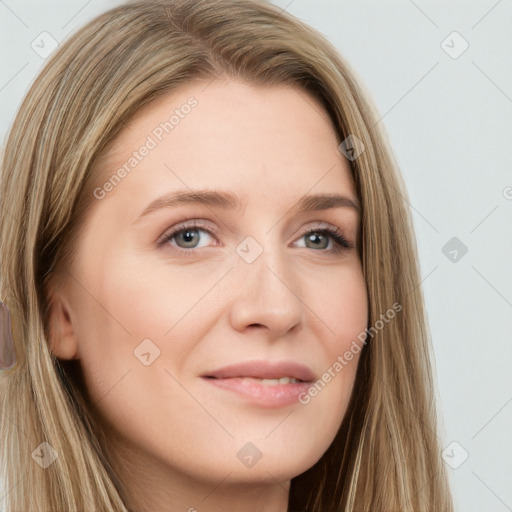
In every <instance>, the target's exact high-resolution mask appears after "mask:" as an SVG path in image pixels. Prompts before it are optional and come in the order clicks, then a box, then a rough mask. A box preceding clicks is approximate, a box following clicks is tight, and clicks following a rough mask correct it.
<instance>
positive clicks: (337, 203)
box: [135, 190, 361, 222]
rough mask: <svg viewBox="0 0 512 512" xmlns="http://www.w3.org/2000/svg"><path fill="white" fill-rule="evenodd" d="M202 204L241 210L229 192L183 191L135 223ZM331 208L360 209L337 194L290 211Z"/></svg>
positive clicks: (306, 199) (309, 199)
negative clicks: (162, 211) (167, 210)
mask: <svg viewBox="0 0 512 512" xmlns="http://www.w3.org/2000/svg"><path fill="white" fill-rule="evenodd" d="M190 204H202V205H205V206H211V207H218V208H222V209H228V208H232V209H241V208H243V206H244V205H243V203H242V201H241V200H240V199H239V198H238V197H237V196H235V195H234V194H231V193H229V192H220V191H211V190H196V191H188V192H186V191H183V192H173V193H171V194H165V195H163V196H161V197H159V198H157V199H155V200H154V201H152V202H151V203H150V204H149V205H148V206H147V207H146V208H145V209H144V211H143V212H142V213H141V215H140V216H139V217H138V219H137V220H136V221H135V222H137V221H138V220H139V219H141V218H142V217H144V216H146V215H148V214H149V213H151V212H154V211H156V210H160V209H162V208H172V207H176V206H180V205H190ZM331 208H352V209H354V210H355V211H356V212H359V211H360V209H361V207H360V205H359V202H358V201H357V200H355V199H351V198H349V197H345V196H342V195H338V194H314V195H307V196H303V197H301V199H300V200H299V201H298V203H297V204H296V205H295V206H294V207H293V208H292V209H291V210H292V211H319V210H329V209H331Z"/></svg>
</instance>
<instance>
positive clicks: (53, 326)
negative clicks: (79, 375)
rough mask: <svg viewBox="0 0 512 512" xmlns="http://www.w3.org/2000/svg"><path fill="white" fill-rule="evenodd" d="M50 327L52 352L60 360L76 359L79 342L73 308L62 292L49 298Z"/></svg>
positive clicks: (54, 293) (55, 293) (52, 294)
mask: <svg viewBox="0 0 512 512" xmlns="http://www.w3.org/2000/svg"><path fill="white" fill-rule="evenodd" d="M48 327H49V336H50V339H49V342H50V350H51V352H52V353H53V354H54V355H55V356H56V357H57V358H59V359H76V358H77V352H78V341H77V338H76V334H75V331H74V328H73V324H72V321H71V308H70V307H69V304H68V302H67V300H66V297H65V295H64V294H63V293H62V292H53V293H51V295H50V297H49V306H48Z"/></svg>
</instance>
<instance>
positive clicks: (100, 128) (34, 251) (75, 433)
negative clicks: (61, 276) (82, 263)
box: [0, 0, 453, 512]
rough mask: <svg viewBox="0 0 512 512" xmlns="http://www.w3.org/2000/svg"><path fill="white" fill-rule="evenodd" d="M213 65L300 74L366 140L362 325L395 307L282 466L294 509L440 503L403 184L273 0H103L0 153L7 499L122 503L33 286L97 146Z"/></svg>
mask: <svg viewBox="0 0 512 512" xmlns="http://www.w3.org/2000/svg"><path fill="white" fill-rule="evenodd" d="M220 74H224V75H227V76H231V77H234V78H238V79H242V80H246V81H249V82H251V83H254V84H259V85H263V86H269V87H271V86H273V85H278V84H279V85H282V84H289V85H293V86H297V87H300V88H302V89H303V90H305V91H308V92H309V93H310V94H312V95H314V97H316V98H318V100H319V101H320V102H321V104H322V105H323V106H324V108H325V110H326V112H327V113H328V114H329V116H330V117H331V119H332V122H333V124H334V127H335V129H336V131H337V133H338V136H339V139H340V142H341V141H343V140H344V139H345V138H346V137H347V136H348V135H350V134H352V135H355V136H356V137H357V138H358V139H359V140H360V141H362V143H363V144H364V147H365V150H364V151H363V152H362V153H361V154H360V155H359V156H358V158H356V159H355V160H352V161H351V162H350V165H351V169H352V172H353V176H354V180H355V183H356V188H357V193H358V196H359V200H360V202H361V207H362V221H361V222H362V231H361V232H362V244H361V247H362V248H361V260H362V265H363V270H364V275H365V279H366V284H367V289H368V297H369V307H370V309H369V311H370V313H369V318H368V326H373V325H374V324H375V322H377V321H378V319H379V318H381V315H382V313H384V312H385V311H386V310H388V309H389V308H390V307H391V305H392V304H395V303H398V304H400V305H401V306H402V311H401V312H400V314H398V315H396V317H395V318H394V319H393V321H391V322H389V323H387V325H386V326H385V328H383V329H380V330H377V329H374V330H375V331H376V332H375V333H374V332H372V335H371V339H368V340H367V343H366V344H365V346H364V348H363V350H362V352H361V358H360V362H359V368H358V372H357V376H356V383H355V387H354V392H353V395H352V397H351V402H350V404H349V409H348V410H347V413H346V416H345V418H344V420H343V423H342V425H341V428H340V430H339V432H338V434H337V436H336V439H335V440H334V442H333V443H332V445H331V446H330V448H329V449H328V451H327V452H326V453H325V454H324V455H323V456H322V458H321V459H320V460H319V462H318V463H317V464H316V465H315V466H314V467H312V468H311V469H309V470H308V471H306V472H305V473H303V474H302V475H300V476H298V477H297V478H295V479H293V480H292V485H291V491H290V498H289V510H290V511H292V510H293V511H302V512H306V511H307V512H328V511H329V512H330V511H338V512H342V511H343V512H370V511H371V512H397V511H399V510H400V511H401V512H431V511H432V510H435V511H436V512H450V511H452V510H453V507H452V503H451V497H450V493H449V489H448V485H447V477H446V475H445V470H444V465H443V463H442V460H441V457H440V452H441V448H440V443H439V439H438V434H437V425H436V416H435V407H434V402H433V400H434V389H433V382H432V369H431V363H430V360H431V353H430V346H429V339H428V332H427V329H426V320H425V315H424V306H423V301H422V295H421V288H420V286H419V283H420V278H419V272H418V267H417V255H416V247H415V242H414V237H413V232H412V227H411V222H410V218H409V212H408V208H407V205H406V199H405V197H406V193H405V191H404V188H403V185H402V183H401V179H400V177H399V173H398V171H397V165H396V163H395V161H394V159H393V156H392V154H391V152H390V150H389V149H388V143H387V141H386V137H385V134H384V133H383V132H382V131H381V128H380V124H379V123H378V115H377V113H376V110H375V108H374V107H373V106H372V105H371V104H370V103H369V100H368V99H367V98H366V94H365V93H364V92H362V88H361V85H360V84H358V83H357V81H356V79H355V78H354V73H353V72H352V71H351V70H350V68H349V66H348V65H347V63H346V62H344V60H343V59H342V58H341V57H340V56H339V55H338V53H337V52H336V50H335V49H334V48H333V46H331V45H330V44H329V43H328V42H327V41H326V40H325V39H324V38H323V37H322V36H321V35H319V34H318V33H317V32H315V31H314V30H312V29H311V28H309V27H308V26H306V25H305V24H303V23H301V22H300V21H299V20H297V19H296V18H294V17H293V16H291V15H289V14H288V13H287V12H285V11H280V10H279V9H278V8H277V7H275V6H273V5H271V4H269V3H265V2H261V1H256V0H237V1H232V0H211V1H206V2H205V1H200V2H199V1H194V0H174V1H171V0H149V1H136V2H133V3H129V4H126V5H123V6H120V7H117V8H115V9H112V10H110V11H109V12H106V13H105V14H103V15H101V16H99V17H98V18H96V19H95V20H93V21H92V22H90V23H89V24H88V25H87V26H85V27H84V28H82V29H81V30H80V31H78V32H77V33H76V34H75V35H73V36H72V37H71V38H70V39H69V40H68V41H67V42H65V43H64V44H62V45H61V46H60V48H59V49H58V51H57V52H56V54H55V55H54V56H53V57H52V58H51V59H50V60H49V62H48V63H47V64H46V66H45V67H44V69H43V70H42V72H41V73H40V75H39V76H38V78H37V79H36V81H35V82H34V84H33V86H32V87H31V89H30V91H29V92H28V94H27V96H26V98H25V100H24V102H23V104H22V106H21V108H20V111H19V113H18V115H17V117H16V120H15V122H14V125H13V127H12V130H11V132H10V135H9V138H8V141H7V145H6V148H5V153H4V155H3V162H2V167H1V186H0V201H1V205H2V208H1V211H0V220H1V225H0V240H1V249H0V265H1V267H0V270H1V273H0V275H1V283H0V284H1V289H0V292H1V297H2V299H3V300H4V301H5V302H6V303H7V304H8V306H9V307H10V309H11V312H12V315H13V333H14V339H15V348H16V354H17V358H18V364H17V366H16V368H14V369H13V370H10V371H6V372H3V374H2V375H0V407H1V409H0V411H1V418H0V443H1V445H0V454H1V461H2V463H3V474H4V475H5V478H6V492H7V495H6V498H5V499H6V504H7V509H6V510H7V512H14V511H16V512H28V511H30V512H36V511H45V512H48V511H52V512H57V511H59V512H63V511H64V510H65V511H69V512H73V511H74V512H78V511H83V510H94V511H110V512H113V511H115V512H118V511H125V512H126V510H127V509H128V508H129V504H128V503H126V502H125V498H124V491H123V487H122V484H121V483H120V482H119V481H118V480H117V478H116V476H115V474H114V472H113V470H112V469H111V467H110V464H109V461H108V457H107V456H106V455H105V453H106V452H105V451H104V450H103V447H102V438H101V434H100V432H98V429H97V428H95V424H94V420H93V418H91V417H90V415H89V414H88V412H87V409H86V406H85V405H84V400H83V396H82V393H81V389H82V388H81V386H80V383H77V382H75V381H74V379H73V378H72V377H71V376H70V375H69V373H68V372H66V371H65V370H64V369H63V366H62V365H61V363H60V362H59V361H58V360H57V359H56V358H55V357H54V356H53V355H52V354H51V351H50V348H49V336H48V327H47V312H48V302H47V295H46V292H45V290H46V286H47V284H48V280H49V279H50V278H51V277H52V275H55V274H56V273H58V271H59V269H62V268H63V267H64V266H65V265H66V263H67V262H69V261H70V259H71V258H72V256H73V241H74V236H75V234H76V232H77V228H78V227H79V226H80V222H81V220H82V219H83V216H84V214H85V213H86V212H87V209H88V207H89V205H90V204H91V203H92V202H93V194H92V189H93V184H94V183H95V182H97V180H98V173H97V172H96V168H95V167H94V163H95V161H96V160H97V158H98V156H99V155H100V154H101V151H102V150H103V149H104V148H105V147H106V146H107V144H108V143H109V142H111V141H112V140H113V139H114V138H115V136H116V134H118V133H119V131H120V130H121V128H122V127H123V126H124V125H125V124H126V122H127V121H128V120H129V119H130V118H131V117H132V116H133V115H134V114H135V112H137V111H138V110H139V109H140V108H141V107H142V106H143V105H145V104H148V103H149V102H151V101H152V100H154V99H155V98H157V97H158V96H160V95H164V94H169V93H171V92H172V91H174V90H176V89H177V88H178V87H180V86H182V85H186V84H187V83H188V82H190V81H191V80H192V79H193V78H197V77H205V78H209V77H215V76H219V75H220ZM43 442H47V443H48V444H49V445H50V446H51V447H53V449H54V450H55V451H56V453H57V454H58V458H57V460H56V461H55V462H54V463H53V464H51V465H50V466H49V467H48V468H47V469H45V470H43V469H42V468H41V467H40V466H39V465H38V464H36V463H35V462H34V460H33V459H32V452H33V451H34V450H36V449H37V447H38V446H39V445H40V444H41V443H43Z"/></svg>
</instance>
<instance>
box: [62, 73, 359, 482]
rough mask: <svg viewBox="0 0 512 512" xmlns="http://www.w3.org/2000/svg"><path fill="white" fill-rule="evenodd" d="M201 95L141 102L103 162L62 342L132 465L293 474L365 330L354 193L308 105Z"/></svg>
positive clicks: (250, 476)
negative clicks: (345, 357)
mask: <svg viewBox="0 0 512 512" xmlns="http://www.w3.org/2000/svg"><path fill="white" fill-rule="evenodd" d="M206 85H207V82H206V81H200V80H197V81H195V82H193V83H192V84H191V85H187V86H186V87H184V88H182V89H180V90H179V91H178V92H175V93H173V94H172V95H169V96H166V97H163V98H161V99H158V100H157V101H155V102H153V103H151V104H150V105H148V106H146V107H145V108H144V109H143V110H141V111H140V112H139V113H138V114H137V116H136V117H135V118H134V119H133V120H132V121H131V122H130V123H129V125H128V126H127V127H126V128H125V129H124V130H123V131H122V132H121V134H120V135H119V137H118V138H117V139H116V140H115V142H114V143H113V144H112V146H111V147H110V148H109V151H108V152H107V153H106V154H105V155H104V158H102V160H101V162H100V163H99V164H98V168H99V169H98V170H99V171H100V172H101V173H102V176H103V178H102V180H101V182H100V184H99V185H98V188H96V189H95V192H94V196H95V197H91V199H92V201H93V204H92V208H91V209H90V210H89V211H88V213H87V216H86V218H85V221H84V224H83V225H82V227H81V232H80V234H79V238H78V239H77V245H76V259H75V261H74V262H73V265H72V266H71V267H70V268H68V269H67V271H68V274H66V275H67V280H66V282H65V284H64V286H63V288H62V289H61V290H60V295H56V297H60V298H61V299H62V306H63V311H65V314H64V313H63V314H62V315H61V317H60V319H59V317H58V313H55V311H56V309H53V310H52V311H53V313H52V315H54V316H52V318H54V321H55V322H57V324H58V323H59V322H60V324H59V325H60V327H59V329H60V335H55V336H54V338H53V340H52V347H53V350H54V352H55V353H56V355H57V356H59V357H63V358H77V359H79V360H80V362H81V366H82V368H83V371H84V377H85V382H86V385H87V391H88V394H89V396H90V398H91V400H92V402H93V404H94V407H95V410H96V411H97V413H98V415H99V417H100V418H101V419H102V421H103V422H104V424H105V425H106V426H107V427H108V428H109V429H110V431H111V432H112V433H113V435H112V438H113V439H114V440H115V443H116V446H118V447H119V449H121V448H122V447H124V448H125V450H124V451H123V453H124V455H123V457H125V458H127V459H130V462H131V463H132V470H133V468H137V467H139V468H140V469H141V470H142V469H143V470H144V471H145V472H146V473H148V472H149V473H151V471H152V470H155V471H156V468H158V470H159V473H158V474H159V475H164V474H169V475H171V474H172V475H174V476H175V477H176V476H177V475H179V476H180V478H188V479H192V480H194V479H195V480H201V481H203V482H214V483H215V484H217V483H218V482H220V481H221V480H222V479H223V478H226V477H227V475H229V480H230V481H232V482H235V481H238V482H249V481H250V482H270V481H278V482H285V481H287V480H289V479H291V478H292V477H294V476H296V475H298V474H300V473H302V472H304V471H305V470H306V469H308V468H309V467H311V466H312V465H313V464H314V463H315V462H316V461H317V460H318V459H319V458H320V457H321V456H322V454H323V453H324V452H325V450H326V449H327V448H328V446H329V445H330V443H331V442H332V440H333V439H334V436H335V434H336V432H337V430H338V428H339V426H340V424H341V421H342V418H343V416H344V413H345V410H346V407H347V402H348V400H349V396H350V394H351V391H352V387H353V382H354V377H355V372H356V367H357V360H358V355H357V354H355V355H354V356H353V359H352V360H351V361H350V362H347V364H343V365H341V366H342V368H341V370H340V364H338V365H336V364H335V363H336V362H337V361H338V363H339V356H341V357H343V355H344V353H345V352H346V351H347V350H349V348H350V346H351V343H352V342H353V340H355V339H356V338H357V336H358V334H360V332H361V331H364V329H365V328H366V322H367V298H366V286H365V281H364V279H363V275H362V270H361V263H360V260H359V258H358V252H357V248H356V239H357V235H358V229H359V223H360V216H359V212H358V208H357V198H356V193H355V188H354V184H353V181H352V178H351V174H350V171H349V165H348V162H347V161H346V159H345V157H344V156H343V155H342V154H341V153H340V152H339V150H338V144H339V141H338V140H337V136H336V134H335V131H334V128H333V126H332V124H331V122H330V120H329V117H328V116H327V114H326V112H325V111H324V110H323V109H322V107H321V106H320V105H319V104H318V103H317V102H316V101H315V100H314V99H313V98H312V97H310V96H309V95H307V94H306V93H305V92H303V91H302V90H297V89H294V88H291V87H286V86H282V87H278V88H263V87H260V86H254V85H248V84H244V83H241V82H238V81H229V80H225V79H217V80H215V81H214V82H212V83H210V85H208V86H206ZM122 169H124V172H123V171H122ZM326 372H330V374H329V375H328V376H327V377H326V376H325V375H324V374H326ZM329 377H330V378H329ZM290 378H291V379H293V380H290ZM276 379H283V380H282V381H280V382H279V383H277V381H276ZM317 380H319V381H320V384H318V383H317V388H316V389H317V391H316V393H315V392H314V391H313V393H308V389H309V388H310V387H311V386H312V385H313V383H314V382H315V381H317ZM119 453H121V452H119ZM142 461H143V464H142ZM141 465H143V466H144V467H143V468H141ZM162 469H164V471H162ZM166 472H167V473H166Z"/></svg>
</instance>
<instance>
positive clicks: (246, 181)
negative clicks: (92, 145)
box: [100, 79, 354, 197]
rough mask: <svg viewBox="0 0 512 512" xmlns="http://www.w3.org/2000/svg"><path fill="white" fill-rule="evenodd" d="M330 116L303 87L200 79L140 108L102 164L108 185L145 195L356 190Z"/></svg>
mask: <svg viewBox="0 0 512 512" xmlns="http://www.w3.org/2000/svg"><path fill="white" fill-rule="evenodd" d="M338 143H339V140H338V136H337V133H336V130H335V128H334V126H333V124H332V121H331V119H330V118H329V116H328V114H327V113H326V111H325V110H324V109H323V108H322V106H321V105H320V104H319V102H318V101H317V100H316V99H314V98H313V97H312V96H311V95H309V94H308V93H307V92H305V91H304V90H302V89H299V88H297V87H292V86H287V85H281V86H278V87H263V86H259V85H254V84H248V83H243V82H239V81H234V80H227V79H216V80H214V81H211V80H210V81H207V80H199V79H198V80H195V81H193V82H191V83H190V84H187V85H186V86H183V87H182V88H180V89H178V90H177V91H174V92H173V93H171V94H168V95H166V96H163V97H161V98H159V99H157V100H155V101H153V102H152V103H150V104H149V105H147V106H145V107H144V108H143V109H141V110H140V111H139V112H138V113H137V114H136V115H135V116H134V118H133V119H132V120H131V121H130V122H129V124H128V125H127V126H126V127H125V128H124V129H123V130H122V131H121V133H120V134H119V136H118V137H117V138H116V140H115V141H114V142H113V143H112V144H111V145H110V147H109V148H108V150H107V151H106V152H105V154H104V155H103V157H102V158H101V160H100V162H101V164H100V167H101V169H100V170H101V171H103V179H108V178H109V177H110V176H112V175H113V173H116V172H117V171H118V170H119V169H124V170H125V172H121V174H122V175H123V183H120V184H119V186H116V187H115V188H116V190H114V193H115V194H118V193H119V192H120V191H121V190H122V189H123V190H124V191H125V192H126V193H128V192H129V189H131V190H132V194H133V193H134V192H135V191H137V192H138V194H139V195H145V196H147V197H149V196H152V195H154V194H155V193H157V192H158V193H161V192H162V190H163V189H164V188H165V187H170V189H173V188H177V187H178V186H179V188H187V187H188V188H191V189H196V188H197V189H209V188H219V187H220V188H225V189H226V188H229V189H231V190H233V191H234V192H235V193H237V194H239V195H241V196H244V195H247V194H249V195H250V196H257V195H258V194H263V195H265V194H267V195H268V193H269V192H270V189H278V190H281V192H282V193H283V195H284V193H285V192H287V191H289V192H290V193H293V194H296V195H297V194H299V195H303V194H305V193H307V192H308V191H309V190H311V189H315V190H312V191H313V192H327V191H329V192H330V191H333V190H335V189H340V188H341V189H343V190H344V191H350V192H352V193H353V192H354V190H353V182H352V179H351V173H350V167H349V165H348V162H347V160H346V159H345V158H344V157H343V156H342V155H341V153H340V152H339V150H338Z"/></svg>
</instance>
